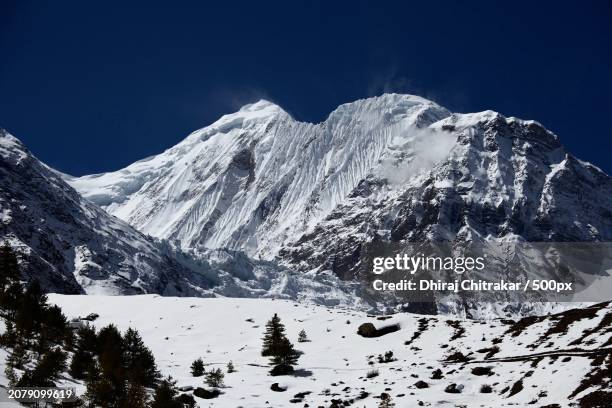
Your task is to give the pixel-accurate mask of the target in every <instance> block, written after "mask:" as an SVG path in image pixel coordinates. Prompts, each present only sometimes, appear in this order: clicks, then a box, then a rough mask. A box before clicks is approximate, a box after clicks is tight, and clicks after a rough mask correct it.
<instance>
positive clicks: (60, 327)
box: [37, 304, 72, 353]
mask: <svg viewBox="0 0 612 408" xmlns="http://www.w3.org/2000/svg"><path fill="white" fill-rule="evenodd" d="M38 327H39V329H38V345H37V351H38V352H39V353H44V352H45V351H46V350H48V349H49V345H50V344H62V343H64V341H65V340H67V339H68V338H69V337H71V336H72V331H71V330H70V329H69V327H68V319H66V316H64V314H63V313H62V309H61V308H60V307H59V306H57V305H52V306H49V305H47V304H44V305H43V306H42V311H41V322H40V324H39V325H38Z"/></svg>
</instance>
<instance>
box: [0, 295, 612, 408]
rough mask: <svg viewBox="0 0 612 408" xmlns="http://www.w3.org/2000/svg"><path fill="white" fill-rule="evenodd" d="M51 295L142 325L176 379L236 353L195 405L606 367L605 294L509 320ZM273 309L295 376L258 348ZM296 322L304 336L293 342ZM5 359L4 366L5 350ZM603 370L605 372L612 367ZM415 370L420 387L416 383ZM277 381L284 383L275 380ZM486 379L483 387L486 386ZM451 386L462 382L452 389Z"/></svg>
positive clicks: (187, 381) (560, 388) (571, 391)
mask: <svg viewBox="0 0 612 408" xmlns="http://www.w3.org/2000/svg"><path fill="white" fill-rule="evenodd" d="M49 300H50V302H51V303H56V304H58V305H59V306H61V308H62V309H63V310H64V313H65V314H66V315H67V316H68V317H69V318H72V317H78V316H86V315H88V314H89V313H97V314H99V315H100V317H99V318H98V319H97V320H95V322H94V325H95V326H96V327H98V328H99V327H102V326H104V325H107V324H109V323H115V324H116V325H117V326H118V327H119V329H120V330H122V331H124V330H125V329H127V328H128V327H134V328H137V329H138V330H139V332H140V333H141V334H142V337H143V339H144V341H145V343H146V344H147V345H148V346H149V347H150V348H151V349H152V350H153V352H154V354H155V357H156V360H157V363H158V368H159V369H160V371H161V372H162V374H164V375H168V374H170V375H172V376H173V377H174V378H175V379H176V380H178V384H177V385H178V386H180V387H184V386H193V387H198V386H203V387H206V386H205V385H204V384H203V380H202V378H201V377H199V378H194V377H192V376H191V374H190V370H189V367H190V365H191V363H192V361H193V360H195V359H196V358H198V357H202V358H203V360H204V362H205V364H206V365H207V367H206V369H207V370H208V369H209V368H216V367H221V368H222V369H224V370H225V366H226V364H227V363H228V362H229V361H230V360H231V361H232V362H233V364H234V366H235V367H236V369H237V372H235V373H231V374H226V376H225V387H224V388H223V389H222V391H223V394H222V395H220V396H219V397H218V398H216V399H212V400H204V399H197V400H198V403H199V405H200V407H305V406H309V407H318V406H324V407H329V406H330V405H332V403H333V401H334V400H336V401H342V402H345V401H346V402H349V403H350V405H351V406H355V407H377V406H378V404H379V402H380V398H379V396H380V395H381V393H383V392H386V393H388V394H389V395H391V397H392V398H393V402H394V403H395V404H396V405H395V406H396V407H415V406H419V405H423V406H432V407H462V406H464V407H504V406H535V407H543V406H551V404H558V406H569V405H570V404H572V403H573V404H576V405H578V402H579V401H580V399H581V398H583V397H584V396H585V395H587V394H589V393H591V392H593V391H595V390H598V389H599V388H601V387H602V384H601V383H597V382H596V383H595V384H593V385H591V384H586V383H585V385H584V387H583V388H584V390H581V389H580V388H579V386H580V385H581V382H582V381H583V380H584V379H585V378H586V377H587V374H589V373H592V374H595V375H597V373H601V372H602V371H600V370H604V371H603V380H600V381H606V380H605V378H606V371H605V368H602V367H605V366H606V365H607V366H608V367H609V365H610V364H611V362H610V359H611V358H612V356H611V352H610V349H611V348H612V340H611V339H610V337H611V335H612V333H611V330H610V325H611V323H610V317H611V316H612V307H611V306H610V305H609V304H600V305H596V306H594V307H592V308H590V309H585V310H581V311H579V312H573V314H572V312H566V313H564V314H560V315H556V316H553V317H548V318H532V319H529V318H528V319H523V320H521V321H519V322H518V323H514V324H513V323H512V322H509V321H501V320H488V321H469V320H449V318H448V317H441V316H440V317H437V316H421V315H412V314H398V315H394V316H391V317H389V318H388V319H385V320H379V319H377V318H376V317H371V316H370V317H369V316H367V315H366V314H365V313H360V312H353V311H348V310H341V309H330V308H325V307H322V306H309V305H304V304H297V303H294V302H290V301H281V300H269V299H236V298H206V299H203V298H174V297H160V296H156V295H145V296H114V297H110V296H66V295H50V296H49ZM274 313H278V315H279V316H280V318H281V319H282V322H283V323H284V324H285V326H286V328H287V336H288V337H289V339H290V340H291V341H292V342H293V343H294V345H295V346H296V348H297V349H299V350H301V351H303V353H304V354H303V355H302V356H301V358H300V360H299V366H298V367H297V371H296V373H295V375H293V376H282V377H271V376H270V375H268V371H269V369H270V368H269V366H268V359H267V358H265V357H262V356H261V355H260V351H261V338H262V335H263V332H264V326H265V324H266V321H267V320H269V319H270V317H271V316H272V315H273V314H274ZM366 322H371V323H373V324H374V325H375V326H376V327H378V328H380V327H382V326H386V325H391V324H399V325H400V326H401V329H400V330H399V331H396V332H393V333H389V334H386V335H384V336H381V337H376V338H364V337H362V336H360V335H358V334H357V328H358V326H359V325H361V324H362V323H366ZM302 329H304V330H305V331H306V333H307V335H308V338H309V339H310V341H309V342H301V343H298V341H297V337H298V332H299V331H300V330H302ZM406 343H408V344H406ZM388 351H392V352H393V358H392V359H396V360H394V361H391V362H379V361H378V358H377V356H378V355H379V354H382V355H384V354H385V353H386V352H388ZM449 356H450V357H451V358H450V360H453V359H454V360H455V361H449ZM2 360H3V359H2ZM0 365H1V366H0V372H3V370H4V367H3V365H4V362H3V361H0ZM374 370H377V372H378V375H376V376H373V375H374V372H375V371H374ZM437 370H440V372H437ZM608 370H609V368H608ZM368 373H370V374H369V375H368ZM435 374H438V375H435ZM607 376H608V377H607V378H608V380H607V381H609V371H607ZM368 377H371V378H368ZM432 377H434V378H437V379H433V378H432ZM3 381H4V382H6V380H5V379H4V380H3ZM418 381H422V383H419V386H420V387H423V388H419V386H417V385H415V384H416V383H417V382H418ZM70 382H71V381H70V380H69V379H66V384H69V383H70ZM274 383H278V384H279V386H280V387H281V388H286V391H284V392H275V391H272V390H271V386H272V384H274ZM451 384H456V385H455V386H454V387H453V386H451ZM76 386H77V387H78V389H79V390H80V392H84V388H83V386H82V385H80V384H78V383H77V385H76ZM425 386H427V387H426V388H425ZM449 386H451V387H450V388H448V387H449ZM485 386H490V392H489V393H483V390H485V391H486V390H487V388H486V387H485ZM453 389H454V390H455V391H458V392H455V393H451V392H448V391H449V390H453ZM576 391H578V392H576ZM608 396H609V395H608ZM306 404H307V405H306ZM529 404H533V405H529ZM552 406H556V405H552Z"/></svg>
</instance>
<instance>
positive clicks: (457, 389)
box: [444, 383, 463, 394]
mask: <svg viewBox="0 0 612 408" xmlns="http://www.w3.org/2000/svg"><path fill="white" fill-rule="evenodd" d="M461 391H463V384H459V385H457V384H455V383H452V384H450V385H448V386H447V387H446V388H445V389H444V392H448V393H449V394H460V393H461Z"/></svg>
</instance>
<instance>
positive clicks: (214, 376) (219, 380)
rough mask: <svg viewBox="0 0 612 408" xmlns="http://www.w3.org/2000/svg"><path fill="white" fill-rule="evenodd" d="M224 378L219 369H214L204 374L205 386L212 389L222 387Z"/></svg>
mask: <svg viewBox="0 0 612 408" xmlns="http://www.w3.org/2000/svg"><path fill="white" fill-rule="evenodd" d="M224 378H225V374H223V371H221V369H220V368H216V369H214V370H211V371H209V372H208V373H206V384H208V386H209V387H213V388H218V387H222V386H223V379H224Z"/></svg>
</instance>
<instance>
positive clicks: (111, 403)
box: [85, 363, 119, 408]
mask: <svg viewBox="0 0 612 408" xmlns="http://www.w3.org/2000/svg"><path fill="white" fill-rule="evenodd" d="M85 385H86V387H87V391H86V393H85V400H86V401H87V405H88V406H89V407H92V408H93V407H116V406H118V405H119V398H118V396H117V395H116V394H115V387H114V385H113V383H112V382H111V380H110V378H109V377H107V376H105V375H103V373H102V369H101V368H100V365H99V364H97V363H96V364H94V366H93V367H92V369H91V370H90V371H89V373H88V375H87V381H86V382H85Z"/></svg>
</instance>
